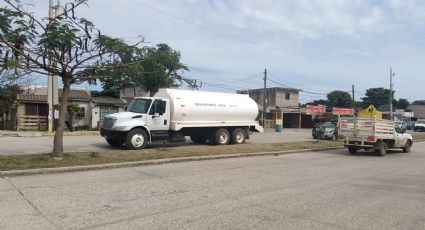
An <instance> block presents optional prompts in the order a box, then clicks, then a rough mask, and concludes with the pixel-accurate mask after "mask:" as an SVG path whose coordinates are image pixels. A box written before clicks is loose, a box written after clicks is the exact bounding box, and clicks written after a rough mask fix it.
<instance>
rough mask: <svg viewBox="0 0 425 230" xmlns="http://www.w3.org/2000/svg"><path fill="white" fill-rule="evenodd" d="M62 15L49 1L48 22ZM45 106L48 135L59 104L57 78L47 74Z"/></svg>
mask: <svg viewBox="0 0 425 230" xmlns="http://www.w3.org/2000/svg"><path fill="white" fill-rule="evenodd" d="M61 13H63V7H62V6H60V5H59V4H58V5H56V6H54V5H53V0H49V22H50V21H51V20H52V19H53V18H54V17H55V16H57V15H59V14H61ZM48 65H49V68H53V67H54V65H55V63H53V62H52V61H51V59H50V57H49V64H48ZM47 78H48V81H47V104H48V105H49V115H48V121H47V122H48V124H47V130H48V132H49V133H51V132H52V131H53V126H54V120H55V109H54V106H55V105H57V104H59V95H58V77H57V76H55V75H52V74H49V76H48V77H47Z"/></svg>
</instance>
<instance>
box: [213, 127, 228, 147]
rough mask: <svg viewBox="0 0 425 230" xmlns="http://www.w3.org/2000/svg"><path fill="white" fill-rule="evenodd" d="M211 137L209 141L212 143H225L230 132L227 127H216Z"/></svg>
mask: <svg viewBox="0 0 425 230" xmlns="http://www.w3.org/2000/svg"><path fill="white" fill-rule="evenodd" d="M211 139H212V141H211V143H212V144H213V145H227V144H229V142H230V133H229V131H228V130H227V129H224V128H221V129H217V130H216V131H215V132H213V134H212V138H211Z"/></svg>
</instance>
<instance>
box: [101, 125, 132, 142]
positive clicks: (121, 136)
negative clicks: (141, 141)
mask: <svg viewBox="0 0 425 230" xmlns="http://www.w3.org/2000/svg"><path fill="white" fill-rule="evenodd" d="M127 133H128V132H127V131H116V130H110V129H104V128H101V129H100V135H101V136H102V137H104V138H106V139H110V140H125V138H126V136H127Z"/></svg>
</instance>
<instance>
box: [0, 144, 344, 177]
mask: <svg viewBox="0 0 425 230" xmlns="http://www.w3.org/2000/svg"><path fill="white" fill-rule="evenodd" d="M337 149H343V147H330V148H315V149H296V150H288V151H274V152H256V153H238V154H228V155H214V156H194V157H179V158H167V159H158V160H146V161H133V162H120V163H109V164H99V165H83V166H71V167H59V168H40V169H27V170H10V171H0V176H1V177H8V176H25V175H39V174H52V173H65V172H78V171H89V170H100V169H112V168H125V167H136V166H147V165H159V164H167V163H178V162H188V161H204V160H217V159H227V158H239V157H253V156H271V155H281V154H288V153H299V152H319V151H326V150H337Z"/></svg>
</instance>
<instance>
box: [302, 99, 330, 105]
mask: <svg viewBox="0 0 425 230" xmlns="http://www.w3.org/2000/svg"><path fill="white" fill-rule="evenodd" d="M328 104H329V101H327V100H323V99H319V100H314V101H312V102H307V103H305V105H326V106H327V105H328Z"/></svg>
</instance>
